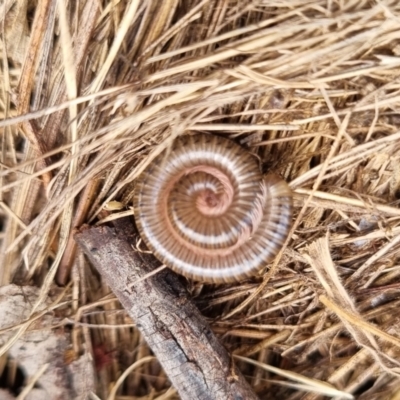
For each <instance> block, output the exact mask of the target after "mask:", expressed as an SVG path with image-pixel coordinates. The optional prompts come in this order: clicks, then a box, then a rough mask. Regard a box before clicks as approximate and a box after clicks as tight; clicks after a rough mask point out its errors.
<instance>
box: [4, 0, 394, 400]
mask: <svg viewBox="0 0 400 400" xmlns="http://www.w3.org/2000/svg"><path fill="white" fill-rule="evenodd" d="M0 7H1V8H0V10H1V12H0V16H1V21H2V28H3V29H2V34H1V43H2V46H1V55H2V57H1V59H2V64H1V71H2V86H1V88H2V91H1V109H2V111H1V112H2V115H3V118H4V119H3V121H2V122H0V125H1V129H2V135H1V136H0V138H1V164H0V168H1V171H0V179H1V181H0V186H1V199H0V218H1V223H2V227H3V229H2V231H1V232H0V235H1V236H0V238H1V241H2V244H1V253H0V265H1V267H2V268H1V269H0V271H1V285H7V284H9V283H11V282H18V283H19V284H22V285H27V284H30V285H37V286H39V287H40V288H41V289H40V294H39V295H38V297H37V298H36V300H35V302H34V303H32V304H31V305H30V311H29V315H30V317H31V318H35V316H37V314H36V312H37V310H39V309H42V305H43V304H45V301H47V297H48V294H49V292H50V293H51V294H52V295H58V297H56V298H57V302H58V303H60V304H61V303H63V304H64V305H63V306H62V307H61V306H60V308H59V311H58V312H57V314H54V320H53V327H54V329H57V330H59V329H63V332H64V333H65V334H68V335H70V334H71V337H72V339H71V340H72V345H71V349H70V352H71V354H72V356H71V355H70V357H72V359H75V358H78V357H79V356H80V355H82V354H86V353H90V354H91V355H92V357H93V359H94V360H95V363H96V366H97V370H96V377H97V383H96V388H95V392H96V393H97V395H98V396H99V398H101V399H111V398H116V399H117V398H120V399H122V398H128V397H123V395H125V396H131V397H129V398H130V399H139V398H144V397H140V396H145V395H147V396H148V397H146V398H148V399H150V398H152V399H174V398H177V397H176V396H177V395H176V394H175V393H174V391H173V390H168V388H169V386H170V385H169V383H168V380H167V379H166V377H165V375H164V374H163V372H162V371H161V370H160V367H159V366H158V364H157V361H156V360H155V359H154V358H152V357H148V356H149V355H150V351H149V349H148V348H147V347H146V345H145V344H144V343H143V342H142V340H141V337H140V334H139V333H138V331H137V330H136V328H135V326H134V324H133V323H132V321H131V320H130V319H129V318H128V317H127V314H126V313H125V312H124V310H123V309H122V307H121V306H120V304H119V303H118V302H117V301H116V300H115V298H114V297H113V296H112V295H111V294H110V293H109V290H108V289H107V287H105V285H104V284H103V283H102V282H101V280H100V279H99V277H98V276H97V274H96V273H95V272H94V271H93V270H92V269H91V267H90V266H89V265H88V263H87V261H86V260H85V259H84V258H83V256H82V255H81V254H80V253H79V252H77V251H76V247H75V243H74V242H73V240H72V238H71V232H72V229H73V228H74V227H77V226H80V225H81V224H82V223H84V222H90V223H94V222H97V221H98V220H99V219H101V218H103V217H104V214H103V213H102V210H104V208H107V209H108V210H110V209H111V210H114V212H115V213H118V212H121V213H122V214H124V215H126V214H127V213H128V214H131V211H130V208H129V207H130V206H131V199H132V182H134V180H135V178H136V177H137V176H138V174H139V173H140V172H141V171H142V170H143V169H144V168H145V167H146V166H147V165H148V164H149V163H150V162H151V160H152V159H153V158H154V157H155V156H156V155H157V154H159V153H160V152H161V151H162V150H164V149H165V148H166V147H167V146H168V145H169V143H170V142H171V140H173V139H174V138H175V137H177V136H178V135H182V134H185V132H189V131H190V132H196V131H197V132H200V131H201V132H208V133H215V134H219V135H226V136H228V137H230V138H233V139H235V140H236V141H237V142H238V143H241V144H242V145H243V146H244V147H247V148H249V149H250V150H251V151H254V152H257V153H258V155H259V156H260V158H261V159H262V160H263V163H264V166H265V168H266V169H269V170H272V171H274V172H276V173H278V174H280V175H282V176H283V177H284V178H285V179H286V180H287V181H288V182H290V185H291V187H292V188H293V190H294V192H295V206H296V207H295V217H296V219H295V223H294V226H293V229H292V234H291V239H290V241H288V243H287V244H286V247H285V249H284V250H283V252H282V254H281V255H280V256H279V257H278V259H277V260H276V262H275V263H274V265H272V266H270V268H269V269H267V270H266V273H265V275H264V279H262V280H260V278H254V279H253V280H251V281H247V282H244V283H242V284H240V285H229V286H227V285H225V286H218V287H215V286H213V287H210V286H207V285H205V286H204V285H200V284H197V283H192V282H189V283H188V286H189V289H190V290H191V293H192V294H193V297H194V298H195V300H196V301H197V303H198V305H199V307H200V308H201V309H202V311H203V313H204V314H205V315H206V316H208V317H209V319H210V323H211V325H212V327H213V330H214V331H215V332H216V333H218V334H219V335H220V337H221V340H222V341H223V343H224V344H225V346H226V347H227V348H228V349H229V350H230V351H231V352H232V353H233V354H235V355H236V356H237V357H238V360H241V361H238V362H239V363H240V366H241V369H242V371H243V372H244V373H245V374H246V376H247V377H248V380H249V382H250V383H251V385H252V386H253V388H254V390H255V391H256V392H257V393H258V394H259V396H260V398H270V397H269V396H271V395H272V394H273V396H274V398H279V399H300V398H301V399H307V400H311V399H322V398H325V397H326V396H331V397H335V396H336V398H352V395H353V396H354V397H355V398H359V399H393V400H394V399H398V398H400V397H399V390H400V381H399V376H400V362H399V355H400V348H399V347H400V337H399V333H398V332H399V325H398V320H397V308H398V307H399V305H400V303H399V299H398V293H399V289H400V280H399V278H400V267H399V265H398V262H399V258H400V257H399V254H400V253H399V242H400V225H399V221H400V218H399V217H400V209H399V207H398V204H399V202H398V199H399V198H400V167H399V165H400V162H399V161H400V130H399V122H400V118H399V115H398V113H399V111H400V110H399V108H400V39H399V38H400V3H399V2H398V1H397V0H379V1H378V0H376V1H364V0H349V1H326V0H325V1H322V0H316V1H309V0H291V1H286V2H285V1H283V2H282V1H276V2H274V1H263V0H249V1H243V0H187V1H178V0H167V1H156V0H147V1H138V0H121V1H120V0H113V1H98V0H88V1H83V2H69V3H67V2H66V1H65V0H59V1H58V2H57V1H54V0H39V1H31V0H26V1H17V0H5V1H3V3H2V4H1V6H0ZM127 210H128V212H127ZM57 271H58V272H57ZM71 271H72V272H71ZM70 272H71V280H70V281H69V279H68V276H69V275H70ZM55 280H56V281H57V282H58V283H62V284H65V283H68V282H70V283H69V284H68V285H67V287H66V289H65V290H63V291H62V292H60V290H61V289H57V286H56V284H55ZM60 293H61V294H62V295H60ZM56 308H57V307H56V305H54V304H53V308H51V309H52V310H54V309H56ZM29 315H28V319H27V320H25V321H21V324H20V325H17V326H16V328H15V329H14V330H13V335H12V336H11V337H10V338H8V339H7V341H4V343H3V347H2V350H1V354H2V362H1V365H2V367H1V370H4V368H5V366H6V364H7V360H8V359H7V351H8V350H9V348H10V346H11V345H12V343H14V342H15V341H16V340H17V339H18V338H19V337H21V336H22V335H23V334H24V332H26V331H27V330H28V329H29V323H30V322H31V319H29ZM250 358H251V359H250ZM138 362H139V364H137V363H138ZM130 366H131V367H130ZM128 368H131V369H129V370H128ZM124 371H127V373H126V374H125V375H124V376H123V377H126V376H128V374H129V379H125V380H123V379H120V381H119V383H118V385H120V386H114V384H115V382H117V380H118V378H120V377H121V376H122V374H123V373H124ZM11 383H12V382H11ZM11 383H10V384H11ZM93 396H94V395H93ZM93 398H94V397H93Z"/></svg>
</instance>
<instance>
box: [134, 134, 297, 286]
mask: <svg viewBox="0 0 400 400" xmlns="http://www.w3.org/2000/svg"><path fill="white" fill-rule="evenodd" d="M134 212H135V219H136V224H137V226H138V229H139V232H140V235H141V237H142V238H143V240H144V241H145V243H146V245H147V246H148V247H149V249H150V250H151V251H152V252H153V253H154V254H155V255H156V257H157V258H158V259H159V260H160V261H162V262H163V263H164V264H166V265H167V266H168V267H170V268H171V269H173V270H174V271H175V272H177V273H180V274H182V275H185V276H187V277H189V278H192V279H196V280H200V281H206V282H214V283H220V282H232V281H238V280H240V279H241V278H244V277H248V276H251V275H254V274H255V273H257V271H259V270H260V268H262V267H265V265H266V264H267V263H268V262H270V261H272V260H273V259H274V257H275V256H276V254H277V253H278V251H279V249H280V248H281V246H282V244H283V242H284V241H285V239H286V237H287V234H288V231H289V229H290V226H291V223H292V192H291V190H290V188H289V186H288V185H287V184H286V182H285V181H283V180H282V179H280V178H279V177H277V176H275V175H267V176H266V177H263V175H262V174H261V172H260V168H259V164H258V162H257V160H256V158H255V157H253V156H252V155H251V154H250V153H248V152H247V151H246V150H245V149H243V148H242V147H240V146H239V145H237V144H236V143H234V142H232V141H231V140H228V139H224V138H221V137H218V136H211V135H194V136H184V137H181V138H179V139H177V140H176V141H175V142H174V144H173V145H172V148H171V149H170V151H169V152H168V153H167V154H165V153H163V154H161V155H159V156H158V157H157V158H156V159H155V160H154V161H153V162H152V164H151V165H150V166H149V167H148V168H147V169H146V170H145V171H144V172H143V173H142V174H141V176H140V177H139V178H138V181H137V184H136V189H135V196H134Z"/></svg>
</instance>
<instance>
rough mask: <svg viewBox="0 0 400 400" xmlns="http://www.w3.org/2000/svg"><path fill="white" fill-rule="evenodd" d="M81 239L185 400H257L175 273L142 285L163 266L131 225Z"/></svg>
mask: <svg viewBox="0 0 400 400" xmlns="http://www.w3.org/2000/svg"><path fill="white" fill-rule="evenodd" d="M75 239H76V241H77V242H78V244H79V246H80V247H81V249H82V250H83V251H84V253H85V254H86V255H87V256H88V258H89V259H90V260H91V262H92V263H93V265H94V266H95V267H96V268H97V270H98V271H99V272H100V274H101V275H102V277H103V279H104V280H105V281H106V283H107V284H108V285H109V287H110V288H111V289H112V291H113V292H114V293H115V295H116V296H117V297H118V299H119V300H120V302H121V303H122V305H123V306H124V308H125V309H126V310H127V312H128V313H129V315H130V316H131V317H132V318H133V320H134V321H135V322H136V324H137V327H138V329H140V331H141V333H142V335H143V337H144V338H145V340H146V341H147V343H148V345H149V346H150V348H151V349H152V350H153V352H154V354H155V355H156V356H157V358H158V360H159V362H160V363H161V365H162V367H163V368H164V370H165V372H166V374H167V375H168V377H169V379H170V380H171V382H172V384H173V385H174V386H175V388H176V389H177V391H178V393H179V395H180V396H181V398H182V399H183V400H196V399H202V400H212V399H218V400H227V399H235V400H239V399H243V400H244V399H246V400H247V399H248V400H252V399H254V400H255V399H257V396H256V395H255V394H254V392H253V391H252V389H251V388H250V386H249V384H248V383H247V382H246V380H245V379H244V377H243V376H242V374H241V373H240V372H239V370H238V369H237V368H236V367H235V365H234V364H233V361H232V359H231V358H230V356H229V354H228V353H227V351H226V350H225V348H224V347H223V346H222V345H221V344H220V343H219V341H218V340H217V338H216V337H215V335H214V334H213V332H212V331H211V329H210V327H209V326H208V324H207V323H206V321H205V320H204V318H203V317H202V315H201V314H200V312H199V310H198V309H197V308H196V307H195V306H194V305H193V304H192V303H191V302H190V301H189V300H188V298H187V294H186V291H185V289H184V287H183V285H182V284H181V283H180V281H179V279H178V277H177V276H176V275H175V274H174V273H172V272H170V271H162V272H160V273H158V274H157V275H154V276H152V277H149V278H147V279H144V280H142V281H140V282H137V281H138V280H139V279H140V278H141V277H143V276H144V275H145V274H147V273H149V272H150V271H151V270H153V269H154V268H155V267H156V266H158V265H159V264H158V261H157V260H155V258H154V257H153V256H152V255H150V254H145V253H139V252H137V251H135V250H134V249H133V244H134V243H135V242H136V235H135V234H134V233H133V232H132V224H131V223H129V224H127V223H126V221H121V220H118V221H117V222H115V223H114V226H113V227H108V226H100V227H84V228H82V229H81V230H80V231H79V232H77V233H76V234H75Z"/></svg>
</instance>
